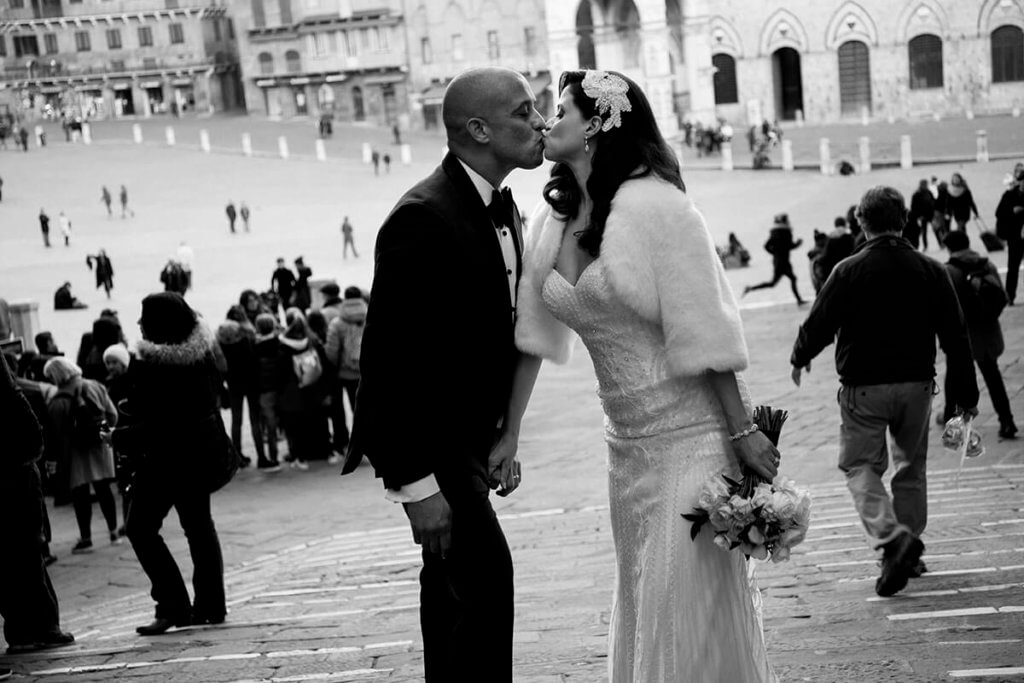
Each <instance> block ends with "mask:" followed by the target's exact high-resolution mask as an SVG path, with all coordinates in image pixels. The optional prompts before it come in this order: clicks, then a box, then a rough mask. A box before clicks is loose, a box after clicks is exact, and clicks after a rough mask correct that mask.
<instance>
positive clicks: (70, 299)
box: [53, 282, 88, 311]
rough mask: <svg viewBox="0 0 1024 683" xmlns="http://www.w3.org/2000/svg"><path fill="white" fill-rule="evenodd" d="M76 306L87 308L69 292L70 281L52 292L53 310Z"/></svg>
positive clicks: (65, 309)
mask: <svg viewBox="0 0 1024 683" xmlns="http://www.w3.org/2000/svg"><path fill="white" fill-rule="evenodd" d="M76 308H88V306H87V305H85V304H83V303H82V302H81V301H79V300H78V299H77V298H76V297H75V296H74V295H72V294H71V283H70V282H65V283H64V284H62V285H61V286H60V287H58V288H57V291H56V292H54V293H53V310H55V311H70V310H72V309H76Z"/></svg>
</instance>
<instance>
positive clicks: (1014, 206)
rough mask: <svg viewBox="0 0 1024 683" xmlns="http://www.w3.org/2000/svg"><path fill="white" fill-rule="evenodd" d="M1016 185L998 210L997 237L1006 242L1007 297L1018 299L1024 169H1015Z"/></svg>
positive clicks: (1023, 236) (1023, 225) (1023, 254)
mask: <svg viewBox="0 0 1024 683" xmlns="http://www.w3.org/2000/svg"><path fill="white" fill-rule="evenodd" d="M1014 178H1015V179H1016V181H1017V182H1016V183H1015V184H1014V185H1013V186H1012V187H1010V188H1009V189H1008V190H1007V191H1006V192H1004V193H1003V196H1002V198H1000V200H999V206H998V207H997V208H996V235H998V236H999V237H1000V239H1003V240H1005V241H1006V250H1007V252H1008V254H1007V258H1006V296H1007V298H1009V300H1010V305H1011V306H1012V305H1013V304H1014V302H1015V301H1016V299H1017V280H1018V278H1019V277H1020V264H1021V261H1022V260H1024V167H1018V168H1015V169H1014Z"/></svg>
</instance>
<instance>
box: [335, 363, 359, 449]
mask: <svg viewBox="0 0 1024 683" xmlns="http://www.w3.org/2000/svg"><path fill="white" fill-rule="evenodd" d="M358 387H359V380H358V379H335V380H334V386H333V387H332V388H331V432H332V434H333V437H332V440H331V445H332V447H333V448H334V451H335V452H336V453H344V452H345V449H346V448H348V440H349V429H348V418H347V416H346V415H345V398H344V397H345V396H348V404H349V406H350V407H351V408H352V414H353V415H355V413H356V389H357V388H358Z"/></svg>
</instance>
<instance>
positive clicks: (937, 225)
mask: <svg viewBox="0 0 1024 683" xmlns="http://www.w3.org/2000/svg"><path fill="white" fill-rule="evenodd" d="M929 189H930V188H929ZM950 203H951V197H950V195H949V183H947V182H946V181H945V180H943V181H942V182H940V183H939V184H938V185H936V186H935V213H934V214H933V215H932V232H933V233H935V241H936V242H938V245H939V248H940V249H941V248H942V247H943V246H945V241H946V234H947V233H949V218H950Z"/></svg>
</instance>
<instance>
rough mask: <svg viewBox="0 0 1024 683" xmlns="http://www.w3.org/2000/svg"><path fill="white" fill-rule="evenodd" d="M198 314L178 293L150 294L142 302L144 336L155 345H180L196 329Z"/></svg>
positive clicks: (141, 320)
mask: <svg viewBox="0 0 1024 683" xmlns="http://www.w3.org/2000/svg"><path fill="white" fill-rule="evenodd" d="M196 321H197V319H196V313H195V311H193V310H192V308H191V307H189V305H188V304H187V303H186V302H185V299H183V298H182V297H181V295H180V294H178V293H177V292H159V293H157V294H150V295H149V296H147V297H146V298H145V299H143V300H142V317H140V318H139V324H140V325H141V326H142V333H143V336H144V337H145V338H146V339H147V340H149V341H151V342H153V343H154V344H180V343H181V342H183V341H185V340H186V339H188V337H189V335H190V334H192V331H193V330H194V329H195V328H196Z"/></svg>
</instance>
